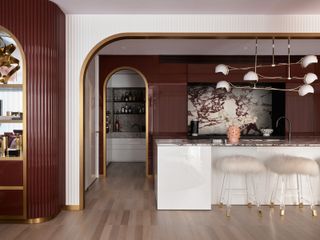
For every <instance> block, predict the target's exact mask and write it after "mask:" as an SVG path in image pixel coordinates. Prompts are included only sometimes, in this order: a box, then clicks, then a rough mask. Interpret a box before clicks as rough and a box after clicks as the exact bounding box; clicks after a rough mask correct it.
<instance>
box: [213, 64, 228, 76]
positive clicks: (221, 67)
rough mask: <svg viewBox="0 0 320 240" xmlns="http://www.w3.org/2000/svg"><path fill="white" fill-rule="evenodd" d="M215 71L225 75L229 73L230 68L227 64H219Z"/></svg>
mask: <svg viewBox="0 0 320 240" xmlns="http://www.w3.org/2000/svg"><path fill="white" fill-rule="evenodd" d="M215 73H222V74H223V75H228V73H229V68H228V66H227V65H224V64H219V65H217V66H216V68H215Z"/></svg>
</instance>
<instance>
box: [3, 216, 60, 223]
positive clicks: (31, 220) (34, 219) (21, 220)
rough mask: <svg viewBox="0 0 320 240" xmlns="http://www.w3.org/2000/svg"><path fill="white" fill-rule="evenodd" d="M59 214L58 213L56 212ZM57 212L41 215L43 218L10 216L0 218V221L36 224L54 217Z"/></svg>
mask: <svg viewBox="0 0 320 240" xmlns="http://www.w3.org/2000/svg"><path fill="white" fill-rule="evenodd" d="M58 214H59V213H58ZM58 214H56V215H54V216H51V217H43V218H29V219H18V218H16V219H14V218H10V216H9V217H8V218H7V219H0V223H12V224H38V223H44V222H48V221H50V220H51V219H53V218H55V217H56V216H57V215H58Z"/></svg>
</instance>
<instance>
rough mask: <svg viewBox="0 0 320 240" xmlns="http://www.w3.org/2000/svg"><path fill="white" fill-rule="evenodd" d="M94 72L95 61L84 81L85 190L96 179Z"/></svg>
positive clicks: (91, 63) (90, 65)
mask: <svg viewBox="0 0 320 240" xmlns="http://www.w3.org/2000/svg"><path fill="white" fill-rule="evenodd" d="M96 74H97V73H96V71H95V59H93V60H92V61H91V62H90V64H89V68H88V71H87V74H86V81H85V103H84V104H85V110H84V111H85V137H84V142H85V145H84V147H85V189H87V188H88V187H89V186H90V185H91V184H92V183H93V181H94V180H95V179H96V177H97V175H96V136H95V135H96V134H95V130H96V129H95V125H96V124H95V122H96V121H95V120H96V119H95V118H96V114H95V113H96V98H95V85H96Z"/></svg>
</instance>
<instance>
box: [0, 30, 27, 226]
mask: <svg viewBox="0 0 320 240" xmlns="http://www.w3.org/2000/svg"><path fill="white" fill-rule="evenodd" d="M0 32H4V33H6V34H8V35H9V36H10V37H11V38H12V39H13V40H14V41H15V44H16V45H17V49H18V50H19V51H20V54H21V62H22V64H21V65H22V69H21V70H22V78H23V80H22V96H23V97H22V99H23V119H22V128H23V136H22V137H23V140H22V141H23V152H22V157H21V158H22V161H23V186H22V188H23V189H21V190H22V191H23V215H21V216H0V219H1V220H6V219H21V218H22V219H25V220H26V219H27V187H28V186H27V63H26V62H27V61H26V55H25V53H24V50H23V47H22V45H21V43H20V41H19V40H18V38H17V37H16V36H15V35H14V34H13V33H12V32H11V31H9V30H8V29H7V28H5V27H3V26H0Z"/></svg>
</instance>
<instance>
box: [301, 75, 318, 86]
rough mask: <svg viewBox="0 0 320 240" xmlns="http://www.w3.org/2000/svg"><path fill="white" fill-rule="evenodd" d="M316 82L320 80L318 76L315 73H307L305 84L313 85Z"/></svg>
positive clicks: (304, 79)
mask: <svg viewBox="0 0 320 240" xmlns="http://www.w3.org/2000/svg"><path fill="white" fill-rule="evenodd" d="M316 80H318V76H317V75H316V74H314V73H307V74H306V75H304V78H303V82H304V83H305V84H311V83H313V82H314V81H316Z"/></svg>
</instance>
